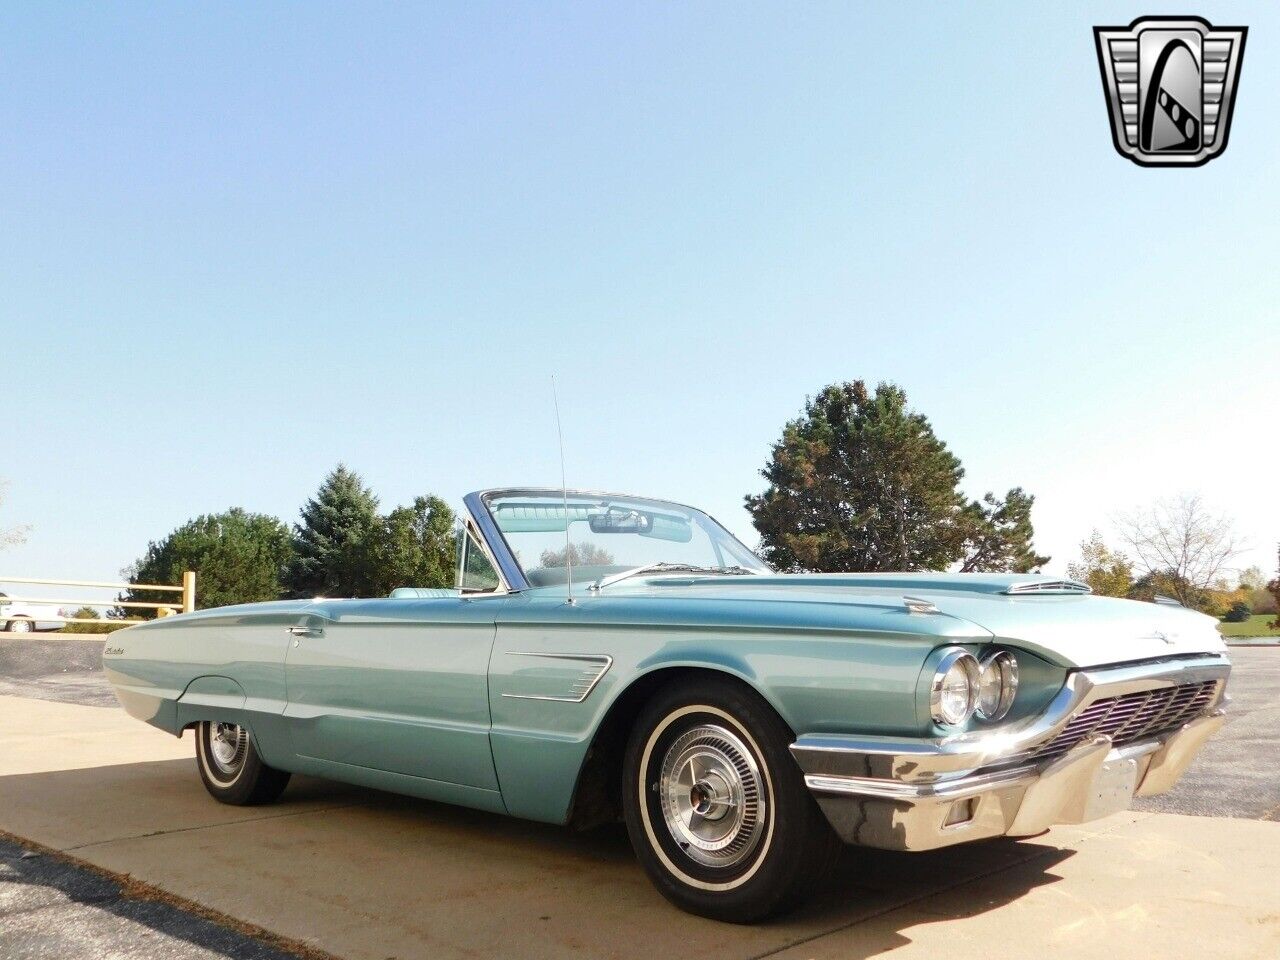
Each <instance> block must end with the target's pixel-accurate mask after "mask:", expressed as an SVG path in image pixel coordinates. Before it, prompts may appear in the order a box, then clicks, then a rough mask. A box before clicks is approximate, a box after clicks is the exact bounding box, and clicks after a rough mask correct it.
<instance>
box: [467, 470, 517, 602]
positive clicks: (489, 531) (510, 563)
mask: <svg viewBox="0 0 1280 960" xmlns="http://www.w3.org/2000/svg"><path fill="white" fill-rule="evenodd" d="M493 492H495V491H490V490H486V491H482V492H480V493H468V494H467V495H466V496H465V497H463V498H462V502H463V504H464V505H465V506H466V508H467V513H468V514H470V516H471V522H472V524H474V526H475V528H476V530H477V531H478V532H479V534H480V540H481V546H482V547H483V548H484V549H485V551H486V552H488V554H489V558H490V559H491V560H492V561H493V564H494V567H495V568H496V569H497V571H498V576H499V577H500V578H501V579H502V580H503V582H504V583H505V585H506V588H507V592H508V593H519V592H520V591H521V590H528V589H529V581H528V580H526V579H525V576H524V571H523V570H521V569H520V564H518V563H516V558H515V555H514V554H513V553H512V552H511V547H510V545H509V544H508V543H507V540H506V537H504V536H503V535H502V531H501V530H499V529H498V525H497V524H496V523H494V521H493V517H492V515H491V514H490V513H489V507H488V504H486V503H485V502H484V497H485V496H487V495H488V494H490V493H493Z"/></svg>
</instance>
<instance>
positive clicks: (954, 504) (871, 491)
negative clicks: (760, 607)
mask: <svg viewBox="0 0 1280 960" xmlns="http://www.w3.org/2000/svg"><path fill="white" fill-rule="evenodd" d="M761 475H762V476H763V477H764V478H765V479H766V480H767V481H768V482H769V487H768V489H766V490H765V492H764V493H762V494H758V495H750V496H748V497H747V498H746V503H747V509H748V510H749V511H750V512H751V515H752V520H753V522H754V523H755V526H756V529H757V530H758V531H759V532H760V543H761V554H762V556H763V557H764V559H766V560H767V561H769V562H770V563H772V564H773V565H774V566H775V567H777V568H779V569H782V570H795V569H802V570H814V571H821V572H837V571H876V570H904V571H909V570H939V569H945V568H946V567H948V566H950V565H952V564H955V563H957V562H961V561H963V564H962V565H963V568H964V569H966V570H1028V569H1032V568H1034V567H1037V566H1039V565H1041V564H1043V563H1045V562H1046V558H1044V557H1040V556H1038V555H1036V554H1035V552H1034V551H1033V550H1032V547H1031V541H1032V527H1031V505H1032V503H1033V502H1034V498H1033V497H1031V496H1030V495H1028V494H1027V493H1025V492H1024V491H1023V490H1022V489H1021V488H1017V487H1015V488H1014V489H1012V490H1010V491H1009V493H1008V494H1007V495H1006V497H1005V499H1004V500H997V499H996V498H995V496H994V494H987V496H986V497H984V498H983V499H982V500H981V501H968V500H966V499H965V497H964V495H963V494H962V493H961V491H960V489H959V485H960V481H961V479H962V478H963V477H964V469H963V468H962V467H961V465H960V461H959V459H958V458H957V457H956V456H955V455H954V454H952V453H951V451H950V450H948V449H947V445H946V444H945V443H943V442H942V440H940V439H939V438H938V437H937V435H936V434H935V433H934V432H933V427H932V425H931V424H930V423H929V421H928V419H926V418H925V417H924V415H923V414H920V413H917V412H915V411H913V410H911V409H909V408H908V407H907V396H906V394H905V393H904V392H903V390H902V388H900V387H898V386H896V385H894V384H891V383H881V384H879V385H878V386H877V387H876V389H875V392H874V393H871V392H870V391H868V390H867V387H866V384H865V383H863V382H862V381H861V380H857V381H854V382H852V383H843V384H833V385H831V386H829V387H827V388H826V389H824V390H823V391H822V392H821V393H819V394H818V395H817V396H816V397H814V398H812V399H810V400H809V401H807V402H806V404H805V410H804V414H803V415H802V416H801V417H799V418H797V419H795V420H792V421H791V422H790V423H788V424H787V425H786V427H785V428H784V430H783V434H782V438H781V439H780V440H779V441H778V442H777V443H775V444H774V445H773V449H772V454H771V456H770V459H769V462H768V464H766V466H765V468H764V469H763V470H762V471H761Z"/></svg>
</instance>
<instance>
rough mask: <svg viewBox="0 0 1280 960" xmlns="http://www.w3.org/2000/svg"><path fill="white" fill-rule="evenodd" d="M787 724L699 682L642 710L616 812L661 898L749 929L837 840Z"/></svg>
mask: <svg viewBox="0 0 1280 960" xmlns="http://www.w3.org/2000/svg"><path fill="white" fill-rule="evenodd" d="M793 740H794V737H793V735H792V733H791V731H790V730H789V729H788V728H787V725H786V724H785V723H784V722H783V721H782V719H781V718H780V717H779V716H778V715H777V713H776V712H775V711H774V710H773V709H772V708H771V707H770V706H769V704H768V703H767V702H766V701H765V700H764V699H763V698H762V697H760V696H759V694H757V693H756V692H755V691H754V690H752V689H750V688H749V687H748V686H746V685H745V684H742V683H740V682H738V681H735V680H733V679H732V678H728V677H725V678H719V677H714V676H710V675H705V674H704V675H698V676H697V677H696V678H690V679H686V680H682V681H679V682H677V683H675V684H673V685H671V686H668V687H665V688H663V689H662V690H661V691H659V692H658V694H657V695H655V696H654V698H653V699H652V700H650V702H649V703H648V704H646V706H645V707H644V709H643V710H642V711H641V714H640V716H639V718H638V719H637V722H636V724H635V727H634V728H633V731H632V734H631V738H630V741H629V743H628V746H627V753H626V757H625V760H624V784H623V813H624V816H625V819H626V822H627V831H628V833H629V834H630V836H631V843H632V846H633V847H634V848H635V851H636V855H637V857H638V858H639V860H640V862H641V864H642V865H643V866H644V868H645V870H646V872H647V873H648V874H649V876H650V878H651V879H652V880H653V882H654V884H655V885H656V886H657V887H658V889H659V890H660V891H661V892H662V894H663V895H664V896H666V897H667V899H669V900H671V901H672V902H673V903H675V904H676V905H678V906H680V907H682V908H683V909H685V910H688V911H690V912H692V913H697V914H701V915H703V916H707V917H712V918H714V919H718V920H728V921H733V922H738V923H746V922H751V921H755V920H761V919H764V918H766V917H769V916H773V915H775V914H778V913H781V912H783V911H785V910H787V909H789V908H790V907H792V906H794V905H796V904H797V903H798V902H799V901H800V900H801V899H802V898H803V897H804V896H805V895H806V894H808V893H809V892H810V891H811V890H812V889H814V887H815V886H817V885H818V884H819V883H820V882H821V881H822V879H823V878H824V877H825V875H826V874H827V872H828V871H829V869H830V867H831V865H832V863H833V862H834V860H835V857H836V856H837V855H838V852H839V848H840V844H839V840H838V839H837V838H836V836H835V834H834V833H833V832H832V831H831V828H830V827H829V826H828V824H827V822H826V819H825V818H824V817H823V815H822V812H821V811H820V810H819V809H818V807H817V804H816V803H815V802H814V800H813V797H812V796H810V794H809V791H808V789H807V788H806V787H805V785H804V779H803V777H802V776H801V774H800V770H799V768H798V767H797V766H796V764H795V761H794V760H793V759H792V758H791V756H790V752H789V749H788V748H789V747H790V744H791V742H792V741H793Z"/></svg>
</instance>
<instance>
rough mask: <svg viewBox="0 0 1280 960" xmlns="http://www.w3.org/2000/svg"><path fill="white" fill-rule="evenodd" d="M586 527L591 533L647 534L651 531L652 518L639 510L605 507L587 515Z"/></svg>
mask: <svg viewBox="0 0 1280 960" xmlns="http://www.w3.org/2000/svg"><path fill="white" fill-rule="evenodd" d="M587 526H589V527H590V528H591V532H592V533H640V534H644V533H648V532H649V531H650V530H652V529H653V517H651V516H649V515H648V514H647V513H641V512H640V511H639V510H627V509H623V508H619V507H606V508H605V509H604V510H601V511H599V512H595V513H591V514H588V516H587Z"/></svg>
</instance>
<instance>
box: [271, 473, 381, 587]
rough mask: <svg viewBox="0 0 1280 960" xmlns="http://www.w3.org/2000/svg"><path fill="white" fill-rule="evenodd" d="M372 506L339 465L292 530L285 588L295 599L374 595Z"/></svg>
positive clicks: (376, 524) (375, 522)
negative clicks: (292, 553) (290, 559)
mask: <svg viewBox="0 0 1280 960" xmlns="http://www.w3.org/2000/svg"><path fill="white" fill-rule="evenodd" d="M380 527H381V521H380V520H379V518H378V500H377V498H376V497H375V496H374V495H373V493H372V491H370V490H369V489H368V488H367V487H366V486H365V485H364V481H363V480H361V479H360V476H359V474H357V473H355V472H354V471H352V470H348V469H347V467H346V465H345V464H341V463H340V464H338V466H337V467H335V468H334V470H333V471H332V472H331V473H330V474H329V475H328V476H327V477H325V479H324V482H323V483H322V484H320V489H319V490H317V491H316V495H315V496H314V497H313V498H312V499H310V500H308V501H307V502H306V504H305V505H304V506H303V508H302V522H301V523H299V524H296V525H295V526H294V535H293V550H294V556H293V559H292V561H291V562H290V564H289V566H288V570H287V573H286V576H285V583H286V585H287V587H288V590H289V592H290V593H291V594H292V595H293V596H295V597H318V596H325V597H368V596H376V595H378V593H379V590H378V585H377V583H376V579H377V578H376V575H375V573H376V571H375V552H376V549H377V543H378V538H379V534H380V532H381V531H380Z"/></svg>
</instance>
